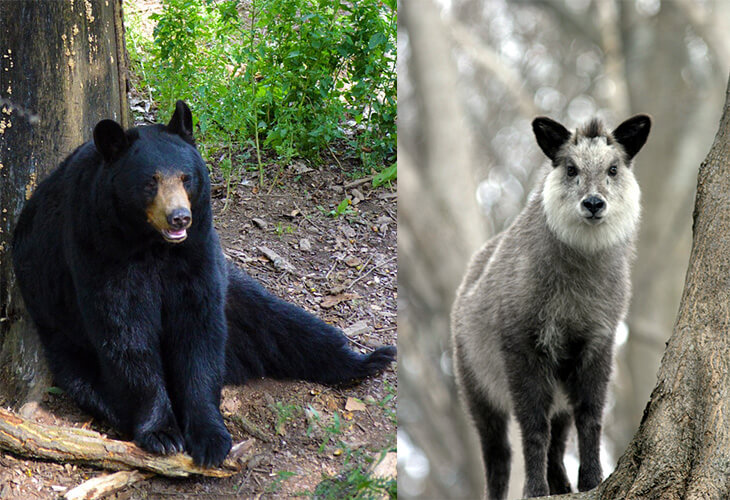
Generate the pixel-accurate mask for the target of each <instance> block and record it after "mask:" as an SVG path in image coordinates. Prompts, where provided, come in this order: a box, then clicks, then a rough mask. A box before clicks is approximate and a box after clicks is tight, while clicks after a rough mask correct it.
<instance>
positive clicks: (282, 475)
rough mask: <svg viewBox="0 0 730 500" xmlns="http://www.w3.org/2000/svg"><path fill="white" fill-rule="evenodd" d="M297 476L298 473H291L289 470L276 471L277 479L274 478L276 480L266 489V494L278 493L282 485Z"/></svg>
mask: <svg viewBox="0 0 730 500" xmlns="http://www.w3.org/2000/svg"><path fill="white" fill-rule="evenodd" d="M296 475H297V474H296V472H291V471H288V470H279V471H276V478H274V480H273V481H272V482H271V483H270V484H269V485H268V486H267V487H266V490H265V492H266V493H276V492H277V491H279V489H281V486H282V483H283V482H284V481H286V480H287V479H289V478H290V477H293V476H296Z"/></svg>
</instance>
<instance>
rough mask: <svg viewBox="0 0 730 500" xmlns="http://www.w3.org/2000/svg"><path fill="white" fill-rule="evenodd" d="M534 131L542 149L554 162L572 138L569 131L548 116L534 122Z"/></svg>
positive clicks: (538, 118) (540, 117)
mask: <svg viewBox="0 0 730 500" xmlns="http://www.w3.org/2000/svg"><path fill="white" fill-rule="evenodd" d="M532 131H533V132H534V133H535V138H536V139H537V144H538V146H540V149H542V151H543V153H545V156H547V157H548V158H550V159H551V160H553V161H555V157H556V156H557V154H558V151H559V150H560V148H561V147H562V146H563V144H565V142H566V141H567V140H568V139H569V138H570V132H568V129H566V128H565V127H563V126H562V125H561V124H559V123H558V122H556V121H555V120H551V119H550V118H547V117H546V116H539V117H537V118H535V119H534V120H533V121H532Z"/></svg>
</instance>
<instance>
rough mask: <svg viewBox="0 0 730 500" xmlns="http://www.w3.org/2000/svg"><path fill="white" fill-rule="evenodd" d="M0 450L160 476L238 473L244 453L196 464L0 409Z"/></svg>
mask: <svg viewBox="0 0 730 500" xmlns="http://www.w3.org/2000/svg"><path fill="white" fill-rule="evenodd" d="M0 449H4V450H7V451H10V452H12V453H15V454H17V455H21V456H24V457H30V458H40V459H44V460H52V461H54V462H61V463H67V462H73V463H78V464H85V465H93V466H95V467H101V468H103V469H108V470H131V469H141V470H146V471H150V472H154V473H156V474H161V475H163V476H173V477H187V476H190V475H192V474H198V475H201V476H209V477H228V476H232V475H233V474H236V473H237V472H239V471H240V470H241V468H242V466H243V465H244V464H245V463H246V461H247V458H250V457H246V456H240V457H239V456H238V455H240V454H239V453H236V447H234V450H233V451H232V452H231V453H230V454H229V458H227V459H226V461H225V462H223V464H222V465H221V466H220V467H216V468H206V467H199V466H197V465H195V464H194V463H193V459H192V458H191V457H190V456H189V455H187V454H184V453H178V454H175V455H155V454H152V453H149V452H147V451H145V450H143V449H142V448H140V447H138V446H137V445H135V444H134V443H132V442H131V441H118V440H115V439H109V438H107V437H104V436H102V435H101V434H99V433H98V432H95V431H91V430H88V429H79V428H76V427H61V426H56V425H47V424H39V423H36V422H33V421H32V420H28V419H26V418H24V417H21V416H20V415H17V414H15V413H13V412H10V411H8V410H5V409H3V408H0Z"/></svg>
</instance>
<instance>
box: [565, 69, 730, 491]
mask: <svg viewBox="0 0 730 500" xmlns="http://www.w3.org/2000/svg"><path fill="white" fill-rule="evenodd" d="M729 236H730V81H728V89H727V93H726V101H725V107H724V112H723V116H722V119H721V120H720V128H719V130H718V132H717V135H716V136H715V141H714V143H713V145H712V148H711V149H710V152H709V153H708V155H707V157H706V159H705V161H704V162H702V165H701V166H700V169H699V174H698V180H697V196H696V199H695V211H694V228H693V243H692V253H691V256H690V262H689V267H688V270H687V277H686V280H685V286H684V292H683V295H682V301H681V304H680V307H679V313H678V316H677V321H676V323H675V326H674V331H673V333H672V336H671V338H670V339H669V342H668V343H667V348H666V351H665V353H664V357H663V359H662V364H661V367H660V369H659V374H658V380H657V384H656V387H655V388H654V390H653V392H652V394H651V398H650V400H649V403H648V405H647V406H646V409H645V410H644V416H643V418H642V420H641V425H640V427H639V430H638V431H637V432H636V434H635V435H634V438H633V440H632V441H631V443H630V444H629V447H628V449H627V450H626V452H625V453H624V454H623V456H622V457H621V458H620V459H619V461H618V465H617V466H616V470H615V471H614V472H613V474H611V476H609V477H608V478H607V479H606V480H605V481H604V482H603V483H601V485H599V486H598V488H596V489H595V490H593V491H591V492H587V493H580V494H573V495H567V496H566V498H584V499H601V500H604V499H605V500H614V499H617V498H621V499H641V500H651V499H662V500H671V499H683V498H703V499H710V498H718V499H720V498H728V497H730V286H728V283H729V280H730V238H729Z"/></svg>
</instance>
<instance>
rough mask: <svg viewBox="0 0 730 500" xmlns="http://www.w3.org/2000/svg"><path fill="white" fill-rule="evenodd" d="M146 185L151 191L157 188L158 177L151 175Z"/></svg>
mask: <svg viewBox="0 0 730 500" xmlns="http://www.w3.org/2000/svg"><path fill="white" fill-rule="evenodd" d="M144 187H145V189H148V190H150V191H153V190H154V189H155V188H157V177H150V178H149V179H147V182H145V184H144Z"/></svg>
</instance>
